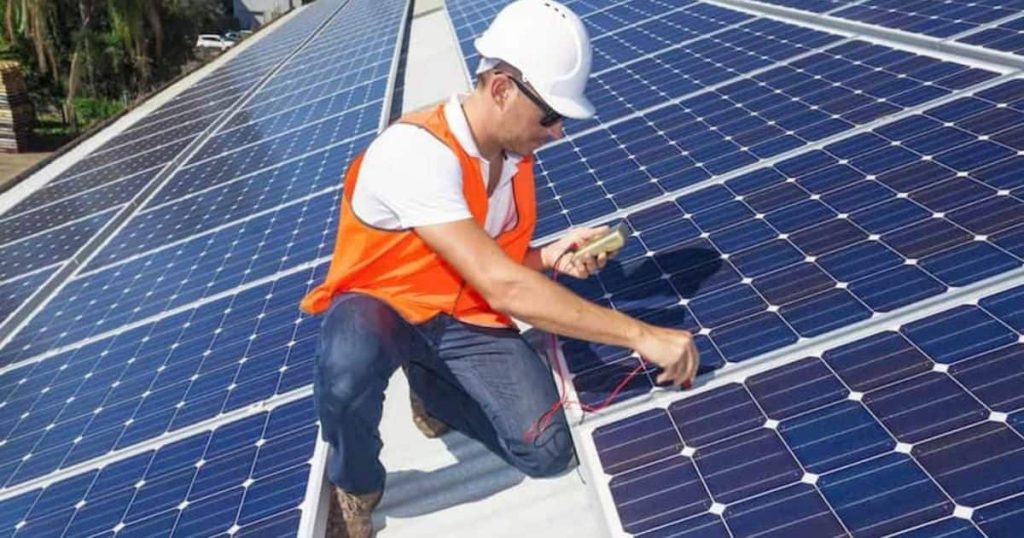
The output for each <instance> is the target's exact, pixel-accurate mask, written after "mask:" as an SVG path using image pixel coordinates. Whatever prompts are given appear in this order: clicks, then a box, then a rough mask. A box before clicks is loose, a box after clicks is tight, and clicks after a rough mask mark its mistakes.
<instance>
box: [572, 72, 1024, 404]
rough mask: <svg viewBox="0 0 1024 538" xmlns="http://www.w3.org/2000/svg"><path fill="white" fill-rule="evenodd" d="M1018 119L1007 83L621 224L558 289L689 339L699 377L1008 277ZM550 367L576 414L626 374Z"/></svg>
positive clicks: (583, 355) (1022, 93)
mask: <svg viewBox="0 0 1024 538" xmlns="http://www.w3.org/2000/svg"><path fill="white" fill-rule="evenodd" d="M1022 104H1024V84H1022V83H1021V81H1019V80H1014V81H1010V82H1007V83H1003V84H1000V85H997V86H994V87H990V88H988V89H986V90H982V91H980V92H977V93H976V94H974V95H973V96H970V97H963V98H960V99H956V100H953V101H951V102H949V103H946V104H944V105H940V106H938V107H935V108H932V109H929V110H927V111H925V112H924V113H923V114H917V115H911V116H908V117H906V118H904V119H902V120H899V121H895V122H892V123H889V124H886V125H883V126H881V127H878V128H876V129H874V130H872V131H868V132H865V133H862V134H859V135H854V136H852V137H849V138H847V139H845V140H840V141H838V142H835V143H832V144H828V145H826V146H824V147H823V148H822V149H820V150H813V151H811V152H808V153H804V154H801V155H798V156H796V157H793V158H791V159H788V160H785V161H782V162H780V163H778V164H776V165H775V166H773V167H768V168H760V169H757V170H754V171H753V172H750V173H747V174H743V175H740V176H737V177H735V178H732V179H729V180H726V181H725V182H724V183H723V184H721V185H715V186H711V187H706V188H704V189H701V190H698V191H695V192H693V193H691V194H688V195H684V196H682V197H679V198H676V199H675V200H671V201H666V202H663V203H660V204H657V205H655V206H653V207H650V208H648V209H644V210H641V211H637V212H634V213H631V214H629V215H628V216H626V220H627V222H628V223H630V225H631V227H632V228H633V230H634V237H633V238H631V239H630V241H629V243H628V244H627V246H626V247H625V248H624V250H623V252H622V253H621V255H620V258H619V259H618V260H617V261H615V262H613V263H612V265H611V266H610V268H609V270H608V271H606V272H603V273H601V274H599V275H598V276H597V278H596V279H591V280H589V281H586V282H583V283H579V284H577V283H574V282H570V283H568V285H569V286H570V287H572V288H574V289H576V291H578V292H579V293H581V294H582V295H584V296H586V297H588V298H591V299H593V300H596V301H598V302H603V303H605V304H608V305H610V306H613V307H615V308H616V309H619V310H622V311H624V312H627V313H630V314H633V315H635V316H638V317H641V318H647V319H650V320H651V321H653V322H657V323H661V324H667V325H672V326H676V327H680V328H686V329H689V330H691V331H693V332H694V333H696V334H698V336H697V341H698V345H699V347H700V349H701V351H702V354H703V355H704V357H705V360H706V363H705V364H704V368H705V370H711V369H715V368H718V367H720V366H723V365H724V364H725V363H726V362H730V363H732V362H742V361H745V360H748V359H751V358H754V357H756V356H758V355H760V354H763V353H767V352H770V351H773V350H776V349H779V348H782V347H784V346H786V345H790V344H794V343H796V342H798V341H800V340H801V339H807V338H813V337H816V336H818V335H821V334H824V333H827V332H830V331H834V330H837V329H839V328H842V327H845V326H848V325H851V324H855V323H858V322H861V321H863V320H867V319H870V318H871V317H872V316H874V315H876V314H880V313H885V312H892V311H895V310H897V309H899V308H902V307H905V306H909V305H912V304H913V303H916V302H918V301H921V300H923V299H926V298H928V297H933V296H936V295H940V294H943V293H946V292H947V290H955V289H957V288H962V287H964V286H968V285H971V284H973V283H975V282H978V281H981V280H983V279H985V278H989V277H992V276H995V275H999V274H1001V273H1004V272H1007V271H1011V270H1014V269H1016V268H1018V267H1020V266H1021V264H1022V260H1024V257H1022V254H1024V250H1022V249H1021V244H1020V242H1021V236H1022V231H1024V230H1022V229H1021V224H1024V203H1022V194H1024V183H1022V180H1021V172H1022V171H1024V160H1022V159H1021V157H1020V155H1018V153H1019V152H1020V151H1024V146H1022V145H1021V143H1020V141H1019V140H1018V138H1019V137H1018V135H1017V131H1021V130H1022V126H1021V124H1020V123H1019V121H1018V120H1019V119H1020V117H1024V116H1021V114H1020V113H1019V111H1018V110H1017V108H1020V107H1021V106H1022ZM1000 117H1007V118H1011V121H1009V122H1007V123H1001V122H1000V121H999V120H998V118H1000ZM563 352H564V354H565V359H566V362H567V364H568V366H569V369H570V371H572V372H573V373H574V374H577V375H578V377H577V378H576V379H575V380H574V381H575V385H576V390H577V392H578V393H579V395H580V397H581V398H583V399H584V401H588V402H594V401H600V400H603V399H604V398H605V397H606V396H607V394H608V392H609V391H610V390H611V389H612V388H613V387H615V386H616V385H617V384H618V381H619V380H620V379H621V378H622V377H623V376H625V375H626V374H627V373H628V372H629V371H631V370H632V369H633V367H634V366H635V365H636V359H635V358H631V357H630V352H629V350H626V349H621V348H612V347H608V346H597V345H593V344H587V343H584V342H579V341H573V340H566V341H564V342H563ZM595 369H596V370H595ZM656 373H657V372H656V371H651V372H649V376H648V377H647V378H644V377H640V378H637V379H635V380H634V381H633V383H632V384H631V385H630V386H629V387H628V389H627V390H625V391H624V392H623V393H622V397H623V398H626V397H629V396H635V395H638V394H642V393H644V392H647V391H648V390H650V389H651V388H652V386H653V385H652V382H651V379H653V377H652V376H654V375H655V374H656Z"/></svg>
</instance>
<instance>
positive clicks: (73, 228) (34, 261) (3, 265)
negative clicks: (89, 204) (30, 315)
mask: <svg viewBox="0 0 1024 538" xmlns="http://www.w3.org/2000/svg"><path fill="white" fill-rule="evenodd" d="M117 209H119V208H114V209H108V210H106V211H103V212H101V213H95V214H93V215H91V216H89V217H84V218H82V219H80V220H77V221H74V222H71V223H69V224H66V225H64V226H61V227H59V228H53V229H50V230H46V231H42V232H38V233H36V234H34V235H29V236H26V237H22V238H19V239H17V240H15V241H11V242H8V243H7V244H5V245H2V246H0V280H7V279H10V278H13V277H16V276H18V275H23V274H25V273H29V272H32V271H35V270H37V269H40V268H42V267H46V266H49V265H53V264H56V263H60V262H63V261H64V260H66V259H68V258H69V257H71V256H72V255H73V254H74V253H75V252H77V251H78V249H79V248H80V247H81V246H82V245H84V244H85V243H86V242H87V241H89V239H91V238H92V237H93V235H95V234H96V232H97V231H99V230H100V229H101V228H103V225H104V224H106V223H107V221H109V220H110V218H111V217H112V216H113V214H114V213H116V212H117Z"/></svg>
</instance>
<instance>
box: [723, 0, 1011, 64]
mask: <svg viewBox="0 0 1024 538" xmlns="http://www.w3.org/2000/svg"><path fill="white" fill-rule="evenodd" d="M756 3H761V4H773V5H777V6H782V7H787V8H792V9H797V10H800V11H807V12H812V13H815V14H819V15H824V16H828V17H835V18H837V19H846V20H852V21H857V22H860V23H864V24H869V25H872V26H879V27H883V28H889V29H894V30H901V31H903V32H908V33H911V34H919V35H923V36H928V37H932V38H936V39H939V40H947V39H948V40H956V41H959V42H961V43H969V44H972V45H978V46H981V47H984V48H987V49H992V50H996V51H1000V52H1009V53H1015V54H1020V53H1021V51H1022V49H1024V41H1022V37H1021V35H1020V34H1021V30H1022V29H1024V19H1022V18H1020V17H1019V15H1020V13H1021V10H1022V9H1024V2H1021V1H1019V0H985V1H976V0H935V1H929V0H918V1H911V2H904V1H897V0H741V1H740V2H737V4H752V5H755V6H756Z"/></svg>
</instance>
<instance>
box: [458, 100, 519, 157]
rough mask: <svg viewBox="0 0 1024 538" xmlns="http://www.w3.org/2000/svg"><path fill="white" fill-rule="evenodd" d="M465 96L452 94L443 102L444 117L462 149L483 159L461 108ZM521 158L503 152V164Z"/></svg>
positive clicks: (472, 155) (471, 155)
mask: <svg viewBox="0 0 1024 538" xmlns="http://www.w3.org/2000/svg"><path fill="white" fill-rule="evenodd" d="M465 98H466V94H455V95H452V96H451V98H449V99H448V102H447V103H445V106H444V118H445V120H447V121H448V128H449V129H451V131H452V134H453V135H455V139H456V140H458V141H459V144H461V145H462V149H464V150H466V153H468V154H469V156H470V157H473V158H475V159H480V160H483V155H480V149H479V148H477V146H476V141H475V140H473V132H472V131H470V130H469V121H467V120H466V113H465V112H463V110H462V100H463V99H465ZM522 160H523V157H522V155H518V154H515V153H510V152H505V164H508V165H512V166H516V165H518V164H519V162H520V161H522Z"/></svg>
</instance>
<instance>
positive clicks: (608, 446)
mask: <svg viewBox="0 0 1024 538" xmlns="http://www.w3.org/2000/svg"><path fill="white" fill-rule="evenodd" d="M1022 298H1024V287H1017V288H1013V289H1010V290H1008V291H1004V292H1001V293H997V294H993V295H990V296H988V297H986V298H983V299H981V300H980V301H979V302H978V304H977V306H974V305H964V306H959V307H956V308H952V309H949V310H946V311H942V312H939V313H937V314H933V315H930V316H928V317H925V318H923V319H919V320H917V321H913V322H909V323H905V324H904V325H902V326H901V327H900V328H899V330H898V331H883V332H879V333H877V334H874V335H871V336H868V337H864V338H861V339H859V340H855V341H853V342H851V343H849V344H845V345H843V346H841V347H836V348H833V349H829V350H827V351H825V352H823V353H822V354H821V355H820V356H811V357H806V358H802V359H800V360H797V361H793V362H789V363H788V364H785V365H783V366H778V367H775V368H771V369H767V370H765V371H762V372H760V373H757V374H755V375H751V376H748V377H747V378H746V379H745V380H743V381H740V382H732V383H727V384H724V385H721V386H718V387H716V388H712V389H710V390H707V391H705V392H702V393H700V394H697V395H694V396H690V397H683V398H682V399H676V401H674V402H673V403H671V404H669V405H668V407H667V409H661V408H655V409H650V410H648V411H644V412H642V413H638V414H635V415H633V416H630V417H628V418H625V419H622V420H620V421H617V422H613V423H611V424H608V425H606V426H601V427H598V428H596V429H595V430H594V431H593V443H594V447H595V448H596V452H597V457H598V459H599V461H600V466H601V468H602V469H603V471H604V473H605V474H606V475H608V486H607V487H608V488H609V494H610V497H609V498H610V499H611V501H612V502H613V503H614V504H615V511H616V513H617V517H618V520H619V522H620V523H621V525H622V529H623V530H625V531H626V532H628V533H630V534H637V535H642V536H678V535H690V534H686V533H687V532H693V533H694V534H693V535H694V536H696V535H701V536H703V534H699V533H697V532H696V531H697V530H700V531H701V532H706V533H709V535H715V534H714V533H715V532H718V533H722V534H720V535H722V536H726V535H731V536H752V535H758V536H835V535H847V534H853V535H857V536H861V535H863V536H876V535H887V534H890V533H896V532H901V531H906V530H909V529H915V532H917V533H919V534H913V535H914V536H917V535H920V536H934V535H937V534H932V533H934V532H938V531H939V529H942V530H944V531H949V532H959V531H963V530H964V529H972V528H973V529H975V530H977V529H980V530H981V531H983V532H985V533H987V535H989V536H1012V535H1013V533H1012V532H1010V533H1009V534H1000V532H1003V533H1005V532H1006V531H1007V530H1008V529H1011V528H1016V527H1012V526H1011V524H1008V523H1006V522H1004V521H1002V519H1003V518H1007V517H1009V518H1010V520H1011V521H1015V522H1017V523H1019V521H1018V520H1019V519H1020V517H1019V515H1016V514H1018V513H1019V508H1018V504H1019V500H1018V499H1019V498H1020V493H1021V492H1022V491H1024V459H1022V458H1024V456H1022V454H1024V437H1022V435H1021V433H1020V432H1019V431H1015V430H1014V429H1012V428H1011V426H1012V425H1013V424H1014V421H1013V420H1008V415H1009V414H1010V413H1013V412H1016V411H1019V410H1020V409H1021V408H1022V406H1024V398H1022V397H1021V392H1020V390H1019V385H1020V378H1021V376H1024V362H1022V361H1021V360H1020V358H1021V357H1024V355H1022V353H1024V344H1022V342H1024V336H1022V335H1021V333H1020V332H1018V330H1015V329H1014V327H1015V326H1017V325H1019V324H1020V308H1019V307H1020V305H1021V304H1022V303H1021V300H1022ZM1009 305H1013V306H1009ZM965 324H966V325H965ZM952 327H958V328H961V329H959V333H957V334H953V332H952V329H951V328H952ZM963 327H968V328H970V329H969V331H966V332H965V331H964V330H963V329H962V328H963ZM951 343H955V345H954V346H953V347H955V348H957V349H959V350H963V351H962V352H952V351H950V350H949V349H947V347H946V345H948V344H951ZM951 361H955V362H954V363H953V364H952V365H950V362H951ZM1019 415H1020V413H1016V414H1015V415H1014V416H1015V417H1016V416H1019ZM1017 421H1018V423H1019V419H1017ZM964 532H966V531H964ZM677 533H679V534H677ZM726 533H729V534H726ZM957 535H958V534H957Z"/></svg>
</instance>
